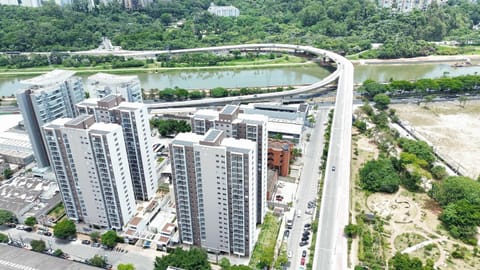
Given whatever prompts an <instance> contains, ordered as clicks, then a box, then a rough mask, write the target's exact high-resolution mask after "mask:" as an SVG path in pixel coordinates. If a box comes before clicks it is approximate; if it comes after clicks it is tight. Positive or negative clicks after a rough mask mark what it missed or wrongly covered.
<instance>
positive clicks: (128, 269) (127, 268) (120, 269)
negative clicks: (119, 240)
mask: <svg viewBox="0 0 480 270" xmlns="http://www.w3.org/2000/svg"><path fill="white" fill-rule="evenodd" d="M117 270H135V266H134V265H133V264H131V263H129V264H119V265H118V266H117Z"/></svg>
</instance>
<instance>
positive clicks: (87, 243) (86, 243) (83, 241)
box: [82, 240, 92, 245]
mask: <svg viewBox="0 0 480 270" xmlns="http://www.w3.org/2000/svg"><path fill="white" fill-rule="evenodd" d="M91 243H92V242H91V241H90V240H82V244H84V245H90V244H91Z"/></svg>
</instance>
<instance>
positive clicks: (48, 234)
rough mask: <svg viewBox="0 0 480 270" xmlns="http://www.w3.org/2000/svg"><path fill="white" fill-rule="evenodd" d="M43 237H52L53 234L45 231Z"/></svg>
mask: <svg viewBox="0 0 480 270" xmlns="http://www.w3.org/2000/svg"><path fill="white" fill-rule="evenodd" d="M43 235H45V236H52V235H53V234H52V233H51V232H49V231H44V232H43Z"/></svg>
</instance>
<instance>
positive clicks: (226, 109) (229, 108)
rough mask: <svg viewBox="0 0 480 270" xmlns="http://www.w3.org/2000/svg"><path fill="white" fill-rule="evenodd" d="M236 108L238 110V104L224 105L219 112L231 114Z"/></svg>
mask: <svg viewBox="0 0 480 270" xmlns="http://www.w3.org/2000/svg"><path fill="white" fill-rule="evenodd" d="M236 110H238V106H235V105H226V106H225V107H223V109H222V111H221V113H222V114H229V115H232V114H233V113H234V112H235V111H236Z"/></svg>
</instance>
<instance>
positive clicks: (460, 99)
mask: <svg viewBox="0 0 480 270" xmlns="http://www.w3.org/2000/svg"><path fill="white" fill-rule="evenodd" d="M467 101H468V97H467V96H459V97H458V102H459V103H460V106H462V108H465V105H466V104H467Z"/></svg>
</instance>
